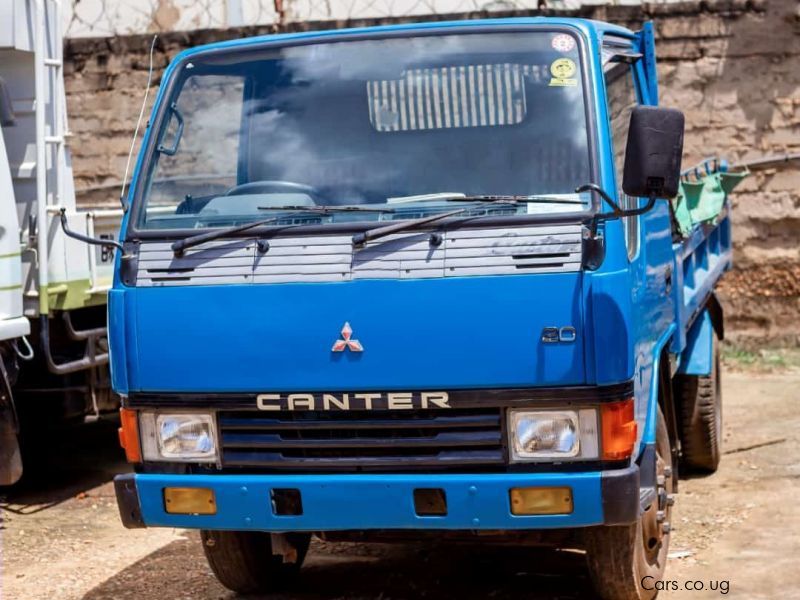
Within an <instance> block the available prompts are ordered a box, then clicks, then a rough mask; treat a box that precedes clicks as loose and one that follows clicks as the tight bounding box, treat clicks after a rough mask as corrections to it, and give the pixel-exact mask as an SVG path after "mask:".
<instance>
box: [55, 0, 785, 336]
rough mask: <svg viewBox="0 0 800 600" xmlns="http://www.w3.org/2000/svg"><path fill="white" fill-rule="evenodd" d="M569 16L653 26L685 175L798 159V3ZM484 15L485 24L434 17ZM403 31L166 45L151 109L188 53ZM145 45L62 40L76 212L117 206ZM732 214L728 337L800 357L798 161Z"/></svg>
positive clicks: (761, 0) (184, 35) (187, 36)
mask: <svg viewBox="0 0 800 600" xmlns="http://www.w3.org/2000/svg"><path fill="white" fill-rule="evenodd" d="M510 14H511V13H510ZM513 14H514V15H521V14H532V13H513ZM558 14H565V13H564V12H563V11H562V12H560V13H558ZM566 14H569V15H570V16H582V17H588V18H594V19H601V20H607V21H612V22H617V23H620V24H622V25H625V26H628V27H631V28H634V29H636V28H638V27H640V25H641V23H642V22H643V21H644V20H648V19H653V20H654V21H655V23H656V30H657V35H658V41H657V44H658V51H659V56H660V66H659V68H660V86H661V97H662V103H664V104H665V105H669V106H675V107H678V108H681V109H682V110H683V111H685V113H686V117H687V131H686V152H685V156H684V165H691V164H694V163H696V162H698V161H699V160H701V159H702V158H704V157H706V156H708V155H713V154H718V155H721V156H724V157H727V158H729V159H731V160H732V161H733V162H736V161H737V160H742V159H747V158H754V157H759V156H763V155H771V154H778V153H790V152H795V153H796V152H800V2H798V0H771V1H765V0H747V1H743V0H723V1H716V2H714V1H712V2H687V3H683V4H674V3H670V4H643V5H642V6H617V7H612V6H607V7H601V6H586V7H584V8H581V9H578V10H574V11H569V12H567V13H566ZM480 16H486V15H482V14H479V13H471V14H462V15H436V16H435V17H431V18H435V19H436V20H444V19H450V18H476V17H480ZM493 16H497V13H493ZM398 21H401V19H383V20H368V21H348V22H337V21H330V22H316V23H309V22H306V23H290V24H288V25H284V26H281V27H274V26H265V27H248V28H238V29H224V30H200V31H192V32H172V33H167V34H161V35H160V36H159V38H158V40H157V42H156V52H155V56H154V66H155V72H154V76H153V87H152V89H151V91H150V101H149V104H152V101H153V99H154V97H155V92H156V89H157V86H158V85H159V82H160V77H161V73H162V71H163V69H164V67H165V66H166V64H167V63H168V61H169V60H170V59H171V58H172V57H173V56H174V55H175V54H177V53H178V52H179V51H180V50H182V49H184V48H186V47H190V46H195V45H198V44H203V43H208V42H212V41H218V40H223V39H231V38H238V37H244V36H250V35H257V34H263V33H270V32H274V31H278V30H279V31H296V30H305V29H321V28H332V27H345V26H359V25H367V24H376V23H378V22H398ZM151 39H152V38H151V37H150V36H148V35H133V36H123V37H113V38H81V39H72V40H68V41H67V45H66V49H65V58H66V64H65V75H66V89H67V104H68V110H69V122H70V128H71V130H72V133H73V138H72V140H71V147H72V156H73V167H74V171H75V180H76V188H77V191H78V202H79V203H83V204H108V205H116V203H117V202H118V197H119V182H120V180H121V178H122V174H123V172H124V169H125V162H126V159H127V155H128V149H129V146H130V142H131V135H132V132H133V128H134V126H135V122H136V116H137V115H138V113H139V109H140V106H141V102H142V97H143V93H144V86H145V83H146V81H147V75H148V64H149V60H148V50H149V47H150V42H151ZM146 114H149V106H148V110H147V113H146ZM733 202H734V207H735V215H734V238H735V261H736V268H735V270H734V271H733V272H732V273H729V274H728V275H727V276H726V278H725V280H724V282H723V285H722V288H721V290H720V294H721V297H722V301H723V304H724V307H725V310H726V316H727V325H728V331H729V334H730V335H729V337H730V339H731V340H732V341H734V342H735V343H737V344H738V345H742V346H745V347H756V346H760V345H763V344H770V345H798V344H800V162H796V163H794V164H793V165H786V166H784V167H782V168H774V169H770V170H766V171H760V172H758V173H756V174H754V175H753V176H752V177H751V178H749V179H748V180H746V181H745V183H744V184H742V185H741V186H740V187H739V188H738V189H737V192H736V193H735V195H734V198H733Z"/></svg>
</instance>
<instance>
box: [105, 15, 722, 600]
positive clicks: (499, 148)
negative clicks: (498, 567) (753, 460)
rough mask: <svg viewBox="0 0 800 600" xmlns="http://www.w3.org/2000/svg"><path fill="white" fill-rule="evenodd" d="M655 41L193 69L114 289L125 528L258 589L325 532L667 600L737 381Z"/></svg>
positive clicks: (348, 42)
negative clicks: (677, 510)
mask: <svg viewBox="0 0 800 600" xmlns="http://www.w3.org/2000/svg"><path fill="white" fill-rule="evenodd" d="M654 52H655V50H654V43H653V33H652V27H651V26H650V25H649V24H648V25H646V26H645V28H644V29H643V30H642V31H641V32H631V31H629V30H627V29H624V28H621V27H617V26H612V25H609V24H605V23H599V22H593V21H586V20H580V19H561V18H522V19H500V20H482V21H464V22H451V23H427V24H407V25H395V26H382V27H375V28H364V29H353V30H341V31H321V32H304V33H298V34H284V35H272V36H265V37H260V38H253V39H241V40H234V41H230V42H224V43H218V44H212V45H209V46H204V47H199V48H194V49H191V50H189V51H186V52H183V53H181V54H180V55H179V56H177V57H176V58H175V59H174V60H173V61H172V63H171V64H170V65H169V67H168V69H167V72H166V73H165V75H164V78H163V81H162V85H161V88H160V90H159V94H158V98H157V100H156V103H155V106H154V109H153V114H152V117H151V119H150V121H149V125H148V128H147V131H146V134H145V138H144V141H143V144H142V148H141V151H140V155H139V159H138V164H137V167H136V171H135V174H134V177H133V180H132V184H131V187H130V193H129V196H128V205H129V210H128V211H127V212H126V216H125V218H124V220H123V225H122V233H121V242H122V244H123V249H122V252H120V253H118V256H117V257H116V270H115V279H114V285H113V289H112V290H111V291H110V293H109V338H110V340H109V341H110V355H111V372H112V384H113V387H114V390H115V391H116V392H117V393H118V394H120V395H121V397H122V402H123V407H124V408H123V410H122V423H123V427H122V429H121V432H120V435H121V441H122V443H123V446H124V447H125V449H126V453H127V455H128V458H129V460H130V461H131V462H133V463H134V464H135V473H133V474H129V475H122V476H119V477H118V478H117V480H116V488H117V496H118V502H119V505H120V512H121V515H122V519H123V522H124V523H125V524H126V525H127V526H129V527H142V526H147V527H150V526H166V527H188V528H196V529H201V530H202V531H203V534H202V535H203V540H204V549H205V551H206V555H207V556H208V559H209V562H210V564H211V566H212V569H214V571H215V573H216V574H217V575H218V577H219V578H220V580H221V581H222V582H223V583H224V584H225V585H227V586H228V587H230V588H231V589H234V590H237V591H240V592H252V591H258V590H265V589H270V588H271V587H272V586H273V585H276V583H277V582H279V581H281V580H282V579H283V578H284V577H286V576H287V575H288V574H291V573H293V572H294V571H296V570H297V569H299V567H300V564H301V563H302V560H303V557H304V556H305V553H306V551H307V548H308V539H309V536H310V535H311V534H316V535H319V536H321V537H325V538H327V539H347V538H348V537H352V536H353V535H358V536H359V539H363V540H377V541H380V540H383V539H386V538H387V537H391V536H392V535H395V534H398V533H402V534H404V536H405V537H414V536H423V535H425V534H431V533H434V534H435V533H436V532H442V531H448V532H450V533H451V534H453V535H456V534H458V535H461V536H463V537H467V538H469V537H472V536H477V535H480V536H481V538H480V539H482V540H486V539H497V540H498V541H500V540H503V539H504V538H505V537H507V536H508V535H510V534H514V535H515V536H520V535H523V534H524V536H530V538H531V539H534V538H536V539H539V540H541V539H544V540H551V541H552V543H553V544H554V545H567V546H578V547H583V548H585V549H586V550H587V556H588V564H589V566H590V572H591V574H592V577H593V579H594V581H595V583H596V584H597V587H598V591H599V593H600V594H601V595H603V596H604V597H612V598H618V597H624V598H628V597H637V598H638V597H650V596H652V594H654V593H655V592H653V591H652V590H648V589H646V588H645V587H643V586H642V584H641V580H642V578H643V577H648V576H649V577H655V578H659V577H660V576H661V574H663V569H664V564H665V561H666V553H667V547H668V543H669V532H670V515H671V506H672V502H673V493H674V491H675V490H676V485H677V468H678V459H679V447H680V443H681V439H682V436H684V437H685V436H686V435H688V434H687V433H686V432H687V431H691V432H693V434H695V438H694V439H695V441H694V442H693V446H692V452H693V454H692V455H691V456H689V457H688V460H687V464H688V465H694V466H697V467H700V468H703V467H705V468H707V469H711V470H713V468H715V467H716V462H715V461H716V460H718V455H717V457H716V459H714V457H711V458H710V459H709V458H708V456H706V455H707V454H708V453H709V452H711V451H712V450H713V448H711V446H710V444H711V442H709V441H708V440H706V441H705V442H704V441H703V439H705V438H702V435H700V434H699V433H698V430H697V428H698V427H700V425H697V423H696V419H695V420H694V421H693V420H692V419H693V417H692V415H693V414H694V413H693V411H695V410H696V409H697V401H696V400H693V396H692V394H694V396H697V395H698V392H697V391H696V390H695V391H694V392H692V389H691V382H694V383H695V384H696V383H697V382H698V381H701V380H702V381H701V383H702V382H705V383H708V382H711V383H710V384H709V385H712V384H713V385H716V384H717V383H718V381H717V379H716V378H718V371H716V370H715V367H714V365H712V364H711V363H712V362H713V360H712V359H713V356H714V354H713V353H714V351H715V349H716V348H717V345H716V338H717V337H719V335H720V332H721V311H719V310H717V307H718V305H717V304H716V302H715V300H714V297H713V293H712V287H713V283H714V282H715V281H716V279H718V278H719V276H720V275H721V273H722V272H723V271H724V270H726V269H727V268H729V267H730V231H729V227H730V222H729V219H728V218H727V215H726V214H725V215H720V216H719V218H718V219H717V221H715V223H714V224H713V225H710V224H706V225H705V226H704V228H700V229H697V230H695V238H696V239H694V238H693V239H694V241H690V243H688V245H687V243H685V242H684V241H683V240H682V239H681V238H680V234H679V233H676V232H675V230H674V227H673V220H674V219H673V217H672V211H673V207H672V206H671V205H670V202H669V201H668V200H667V198H670V197H672V196H675V194H676V193H677V190H678V181H679V172H680V156H681V151H682V139H683V116H682V115H681V114H680V113H679V112H678V111H675V110H669V109H663V108H658V107H657V105H658V86H657V77H656V62H655V53H654ZM697 232H699V233H697ZM692 244H693V245H692ZM696 253H701V254H702V257H700V258H699V259H698V260H705V263H703V264H704V265H705V267H703V269H702V272H701V269H699V268H698V269H697V271H696V270H695V266H694V263H692V264H691V265H689V266H688V267H687V266H686V262H685V261H686V260H689V259H691V258H692V256H694V255H695V254H696ZM687 257H688V258H687ZM709 257H710V258H709ZM699 264H700V263H698V265H699ZM695 275H697V278H696V279H694V280H693V281H692V284H691V286H690V287H689V288H687V285H685V282H684V279H685V278H687V277H689V276H695ZM687 289H690V290H691V292H692V293H691V294H690V295H686V290H687ZM680 378H683V379H680ZM692 378H693V379H692ZM678 380H681V381H682V382H683V383H682V384H681V385H682V386H683V387H680V386H678V384H677V383H676V382H677V381H678ZM703 389H705V388H703ZM676 390H677V391H676ZM706 391H707V390H706ZM687 407H688V408H687ZM679 411H684V412H682V413H680V414H681V415H683V417H681V416H680V415H679ZM687 415H688V416H687ZM701 425H702V426H703V427H706V428H708V427H709V426H713V425H714V424H713V423H712V424H711V425H709V424H708V423H703V424H701ZM682 427H683V429H681V428H682ZM692 427H694V429H691V428H692ZM698 435H700V437H697V436H698ZM701 438H702V439H701ZM698 440H699V441H698ZM704 443H705V445H703V444H704ZM717 450H718V449H717ZM704 452H705V454H704ZM524 536H523V537H524ZM515 539H520V538H518V537H517V538H515Z"/></svg>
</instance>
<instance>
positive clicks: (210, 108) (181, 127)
mask: <svg viewBox="0 0 800 600" xmlns="http://www.w3.org/2000/svg"><path fill="white" fill-rule="evenodd" d="M243 99H244V78H243V77H240V76H229V75H202V74H198V75H192V76H190V77H189V78H188V79H187V80H186V81H185V82H184V84H183V87H182V89H181V92H180V95H179V96H178V99H177V101H176V102H175V103H174V104H173V105H172V108H171V109H170V111H169V113H168V115H167V119H168V120H167V123H166V126H165V127H164V129H163V130H162V132H161V135H160V138H159V141H158V149H159V150H158V155H157V163H156V166H155V168H154V171H153V174H152V176H151V180H150V192H149V194H150V201H149V203H148V214H149V213H158V214H162V215H163V214H173V213H176V212H177V213H178V214H180V213H182V212H183V211H184V210H186V211H187V212H197V211H196V210H192V208H191V203H192V201H193V199H198V200H200V199H202V198H203V197H204V196H208V195H214V194H223V193H225V191H226V190H227V189H229V188H230V187H232V186H234V185H235V184H236V173H237V166H238V158H239V142H240V128H241V118H242V110H243ZM145 218H147V217H146V216H145Z"/></svg>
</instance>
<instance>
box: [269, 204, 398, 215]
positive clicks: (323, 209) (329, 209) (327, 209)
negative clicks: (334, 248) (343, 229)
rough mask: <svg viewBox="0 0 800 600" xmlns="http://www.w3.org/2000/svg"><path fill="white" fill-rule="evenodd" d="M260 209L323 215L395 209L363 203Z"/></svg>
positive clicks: (391, 211) (384, 211) (391, 210)
mask: <svg viewBox="0 0 800 600" xmlns="http://www.w3.org/2000/svg"><path fill="white" fill-rule="evenodd" d="M258 210H297V211H304V212H312V213H318V214H322V215H327V214H330V213H334V212H370V213H393V212H395V210H394V209H393V208H378V207H375V208H370V207H369V206H365V205H363V204H357V205H354V204H342V205H341V206H335V205H334V206H331V205H328V206H321V205H315V206H302V205H300V206H259V207H258Z"/></svg>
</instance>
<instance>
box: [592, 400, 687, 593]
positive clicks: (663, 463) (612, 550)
mask: <svg viewBox="0 0 800 600" xmlns="http://www.w3.org/2000/svg"><path fill="white" fill-rule="evenodd" d="M671 457H672V455H671V453H670V443H669V434H668V433H667V426H666V423H665V421H664V416H663V415H662V414H661V410H660V409H659V411H658V423H657V425H656V477H657V482H658V483H657V487H658V489H657V490H656V492H657V494H656V498H655V500H653V502H652V503H651V504H650V506H648V507H647V508H646V509H645V510H644V512H643V513H642V514H641V515H640V516H639V519H638V520H637V521H636V523H633V524H631V525H614V526H601V527H593V528H591V529H588V530H587V531H586V560H587V564H588V566H589V574H590V576H591V579H592V583H593V584H594V587H595V591H596V592H597V595H598V596H599V597H600V598H604V599H605V600H647V599H650V598H655V597H656V595H657V594H658V591H657V590H656V582H660V581H662V580H663V577H664V568H665V567H666V564H667V552H668V549H669V537H670V519H671V517H672V493H673V490H674V482H673V477H672V458H671Z"/></svg>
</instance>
